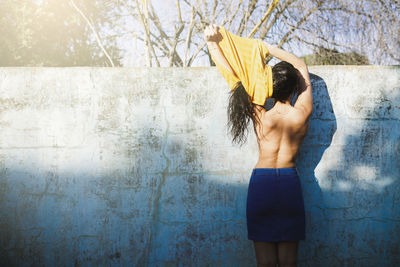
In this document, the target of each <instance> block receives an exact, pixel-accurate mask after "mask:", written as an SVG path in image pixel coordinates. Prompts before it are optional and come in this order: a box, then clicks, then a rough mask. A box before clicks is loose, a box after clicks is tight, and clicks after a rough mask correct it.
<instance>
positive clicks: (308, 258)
mask: <svg viewBox="0 0 400 267" xmlns="http://www.w3.org/2000/svg"><path fill="white" fill-rule="evenodd" d="M310 79H311V81H312V87H313V99H314V101H313V102H314V105H313V113H312V115H311V120H310V125H309V130H308V133H307V135H306V137H305V139H304V142H303V144H302V147H301V149H300V151H299V155H298V157H297V161H296V165H297V170H298V172H299V176H300V179H301V184H302V191H303V197H304V205H305V212H306V239H305V240H304V241H301V242H300V246H299V257H298V261H299V264H300V265H301V264H306V265H307V264H315V263H316V261H317V260H318V257H323V255H324V254H322V253H323V251H320V249H321V248H324V247H325V248H326V249H328V250H329V243H328V241H327V239H326V237H327V236H329V231H330V229H329V228H328V227H324V225H325V222H326V221H328V217H329V215H328V214H327V211H326V209H325V207H326V204H325V202H324V201H325V200H324V192H323V191H322V190H321V187H320V185H319V183H318V179H317V178H316V177H315V174H314V172H315V169H316V167H317V166H318V164H320V162H321V159H322V157H323V155H324V153H325V151H326V150H327V149H328V148H329V147H330V146H331V143H332V138H333V135H334V133H335V132H336V130H337V123H336V116H335V113H334V111H333V107H332V102H331V98H330V96H329V93H328V90H327V86H326V83H325V81H324V80H323V79H322V78H321V77H319V76H318V75H315V74H312V73H310ZM319 251H320V252H321V255H319V253H318V252H319ZM327 266H329V265H327Z"/></svg>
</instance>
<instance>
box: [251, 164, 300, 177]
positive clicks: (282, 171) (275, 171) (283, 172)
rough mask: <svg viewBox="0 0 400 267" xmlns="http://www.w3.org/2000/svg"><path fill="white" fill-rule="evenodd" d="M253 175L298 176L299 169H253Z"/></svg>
mask: <svg viewBox="0 0 400 267" xmlns="http://www.w3.org/2000/svg"><path fill="white" fill-rule="evenodd" d="M253 174H274V175H275V174H276V175H297V174H298V172H297V168H296V167H295V166H294V167H284V168H253Z"/></svg>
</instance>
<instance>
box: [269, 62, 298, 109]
mask: <svg viewBox="0 0 400 267" xmlns="http://www.w3.org/2000/svg"><path fill="white" fill-rule="evenodd" d="M272 81H273V93H272V98H274V99H275V101H280V102H285V101H286V100H288V99H289V98H290V97H291V96H293V95H294V94H295V93H298V92H299V82H300V75H299V72H298V70H297V69H296V68H295V67H293V65H292V64H290V63H289V62H286V61H281V62H279V63H277V64H275V66H273V67H272Z"/></svg>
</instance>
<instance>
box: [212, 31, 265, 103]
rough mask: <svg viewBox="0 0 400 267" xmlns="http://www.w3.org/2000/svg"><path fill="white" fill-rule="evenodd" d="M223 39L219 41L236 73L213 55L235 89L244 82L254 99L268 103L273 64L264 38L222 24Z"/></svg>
mask: <svg viewBox="0 0 400 267" xmlns="http://www.w3.org/2000/svg"><path fill="white" fill-rule="evenodd" d="M219 32H220V33H221V34H222V40H221V41H220V42H219V43H218V45H219V46H220V47H221V50H222V51H223V53H224V56H225V58H226V60H227V61H228V63H229V65H230V66H231V67H232V69H233V71H234V72H235V73H234V74H233V73H231V72H230V71H229V70H228V69H227V68H226V67H224V66H222V65H220V64H219V63H218V62H217V61H216V60H215V59H214V58H213V57H212V59H213V61H214V62H215V65H216V66H217V68H218V70H219V72H221V74H222V76H223V77H224V78H225V80H226V81H227V82H228V85H229V88H230V89H231V90H233V89H234V88H235V85H236V84H237V83H238V82H242V84H243V87H244V88H245V89H246V92H247V94H248V95H249V96H250V97H251V100H252V102H253V103H255V104H257V105H264V103H265V100H266V99H267V98H269V97H271V96H272V92H273V89H272V68H271V66H269V65H266V64H265V62H264V60H265V58H266V56H267V55H268V54H269V51H268V49H267V47H266V46H265V44H264V42H263V41H262V40H261V39H251V38H245V37H240V36H238V35H235V34H233V33H231V32H228V31H227V30H225V28H224V27H222V26H220V27H219Z"/></svg>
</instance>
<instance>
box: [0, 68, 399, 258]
mask: <svg viewBox="0 0 400 267" xmlns="http://www.w3.org/2000/svg"><path fill="white" fill-rule="evenodd" d="M310 72H311V73H312V75H311V78H312V83H313V87H314V99H315V104H314V112H313V116H312V121H311V126H310V130H309V133H308V136H307V138H306V140H305V141H304V144H303V147H302V150H301V152H300V155H299V158H298V162H297V164H298V170H299V173H300V175H301V184H302V190H303V194H304V198H305V209H306V240H305V241H300V247H299V255H298V258H299V266H395V265H396V264H397V265H398V264H400V245H399V244H400V175H399V173H400V156H399V155H400V153H399V152H400V145H399V144H400V137H399V136H400V121H399V119H400V90H399V89H400V82H399V80H400V79H399V78H400V68H399V67H398V66H397V67H384V66H379V67H378V66H362V67H354V66H320V67H318V66H315V67H310ZM227 97H228V91H227V86H226V83H225V81H224V80H223V78H222V76H221V75H220V74H219V73H218V71H217V70H216V69H215V68H174V69H171V68H153V69H145V68H143V69H137V68H113V69H112V68H0V265H1V266H5V265H6V266H255V262H256V261H255V254H254V250H253V244H252V241H249V240H248V239H247V230H246V216H245V205H246V194H247V186H248V181H249V178H250V174H251V169H252V168H253V166H254V164H255V163H256V161H257V145H256V141H255V137H254V134H253V133H251V135H250V138H249V141H248V143H247V144H246V145H245V146H243V147H242V148H239V147H237V146H233V145H232V144H231V141H230V138H229V136H227V131H226V106H227Z"/></svg>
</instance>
